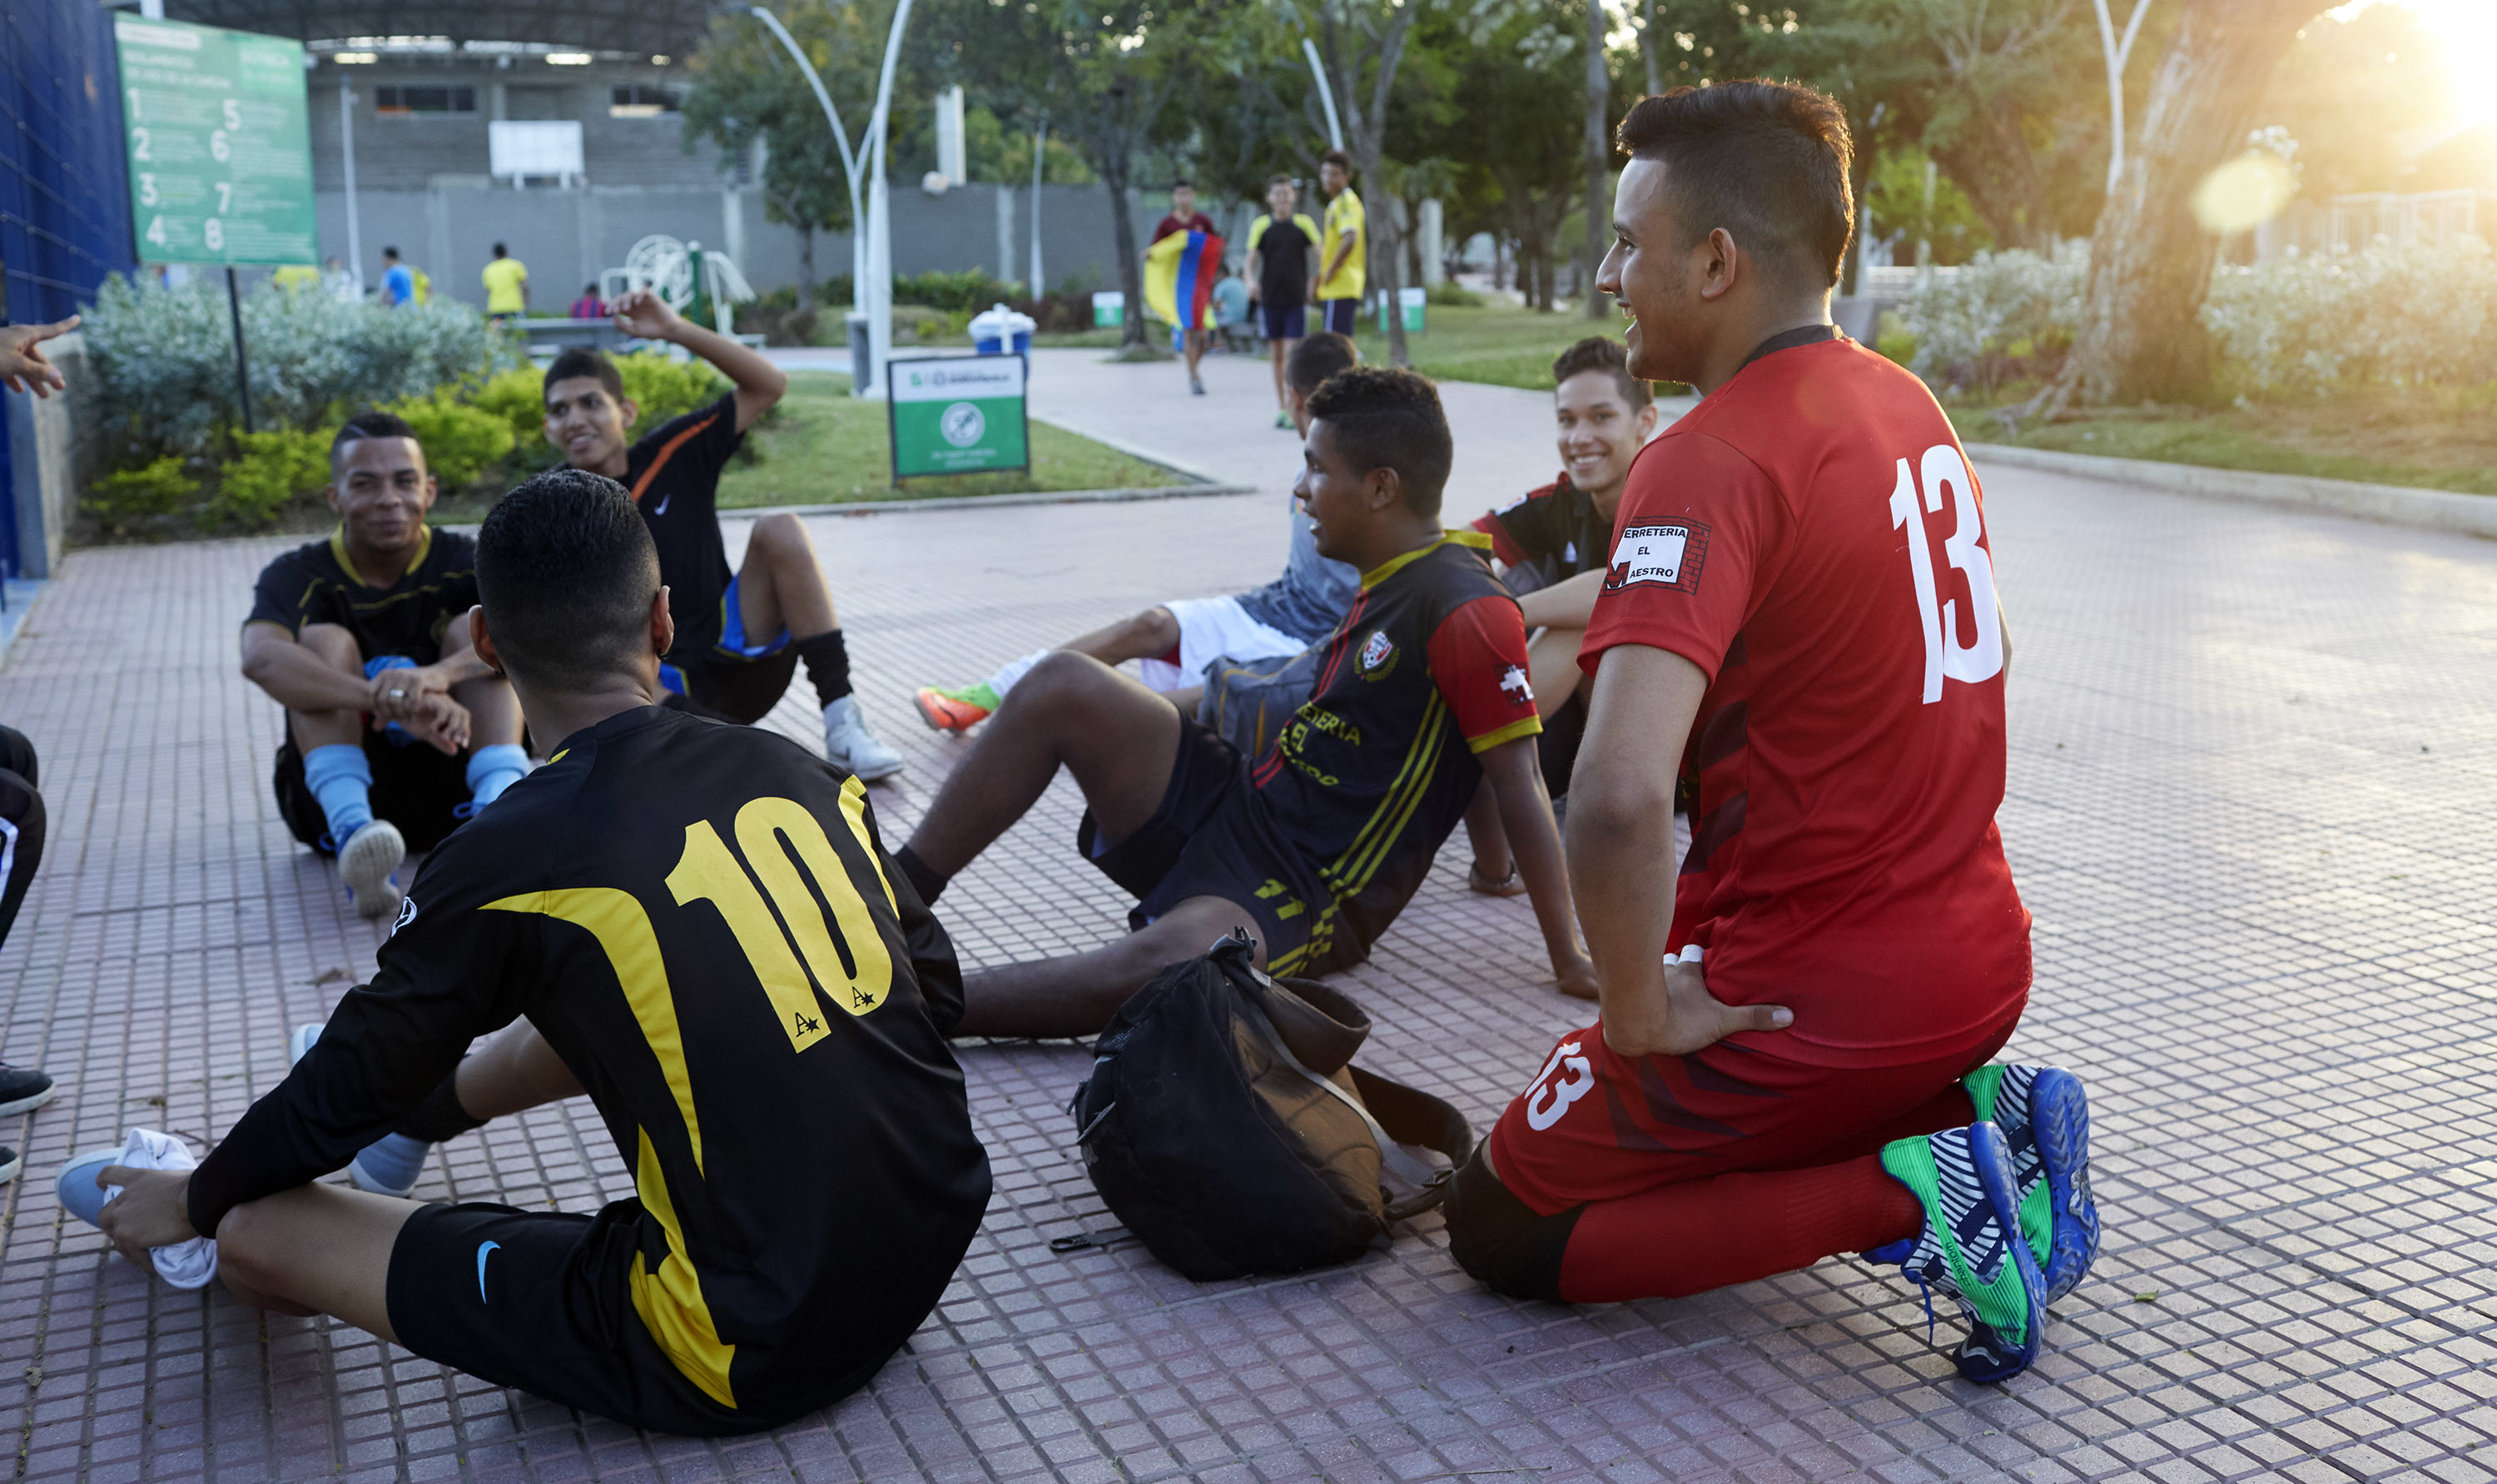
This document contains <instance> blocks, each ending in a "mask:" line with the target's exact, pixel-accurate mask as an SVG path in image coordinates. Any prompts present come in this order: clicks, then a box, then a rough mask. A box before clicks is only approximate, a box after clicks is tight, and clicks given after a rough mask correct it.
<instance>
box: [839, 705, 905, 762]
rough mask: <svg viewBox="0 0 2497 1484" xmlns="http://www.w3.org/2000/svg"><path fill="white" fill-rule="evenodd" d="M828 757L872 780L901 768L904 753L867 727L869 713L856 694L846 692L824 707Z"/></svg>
mask: <svg viewBox="0 0 2497 1484" xmlns="http://www.w3.org/2000/svg"><path fill="white" fill-rule="evenodd" d="M824 757H825V760H826V761H828V762H830V763H831V764H832V765H833V766H834V767H836V768H846V769H848V770H849V771H850V772H851V773H853V774H857V775H858V776H859V777H861V778H863V779H866V780H867V781H869V782H873V781H874V780H875V779H877V778H889V777H892V776H893V775H894V774H897V773H900V772H901V762H902V759H901V753H899V752H896V751H894V750H893V749H892V748H891V747H888V746H886V745H885V744H884V743H883V742H881V741H879V740H878V739H877V738H876V736H875V734H874V733H872V732H870V731H869V730H868V729H867V713H866V712H864V711H862V710H859V704H858V697H856V696H843V697H841V698H840V699H839V700H838V701H836V702H834V703H833V704H832V705H830V706H828V707H825V708H824Z"/></svg>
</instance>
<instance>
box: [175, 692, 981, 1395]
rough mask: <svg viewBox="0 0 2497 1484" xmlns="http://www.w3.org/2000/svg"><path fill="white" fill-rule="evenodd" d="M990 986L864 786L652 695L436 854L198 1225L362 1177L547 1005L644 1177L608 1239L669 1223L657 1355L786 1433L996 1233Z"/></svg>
mask: <svg viewBox="0 0 2497 1484" xmlns="http://www.w3.org/2000/svg"><path fill="white" fill-rule="evenodd" d="M962 994H963V991H962V974H961V971H960V969H959V968H958V967H957V966H956V964H955V959H954V948H953V944H952V943H951V941H949V940H948V939H947V937H946V935H945V931H944V929H943V928H942V927H940V926H939V925H938V924H937V922H936V920H935V919H934V918H933V917H932V916H931V915H930V914H929V912H928V909H927V908H926V907H925V906H924V905H922V904H921V902H920V900H919V895H918V893H917V892H916V891H915V890H913V889H912V887H911V885H910V880H909V878H908V877H907V876H905V875H903V874H902V872H901V870H900V869H899V868H897V867H895V866H894V865H893V863H892V861H891V859H890V858H889V857H888V856H887V855H886V854H885V853H884V849H883V847H882V845H881V844H880V843H879V842H878V839H877V834H876V826H875V817H874V812H873V810H872V808H871V806H870V805H869V803H868V798H867V792H866V789H865V788H864V787H863V786H861V784H860V783H859V781H858V780H857V779H856V778H853V777H850V776H849V775H848V774H843V773H841V772H839V771H838V770H837V769H835V768H833V767H832V766H831V765H829V764H827V763H825V762H824V761H822V760H821V759H820V758H817V757H815V756H814V755H813V754H811V753H809V752H807V751H806V749H805V748H803V747H801V746H799V745H798V744H797V743H795V742H790V741H788V740H787V739H785V738H782V737H778V736H776V735H774V734H773V733H770V732H764V731H757V730H754V729H752V728H749V727H738V726H728V725H725V724H723V723H719V722H714V721H708V720H704V719H701V718H699V717H695V716H689V715H686V714H684V713H683V712H680V711H675V710H665V709H662V708H659V707H639V708H636V709H634V710H629V711H624V712H622V713H620V714H618V715H616V716H611V717H609V718H608V719H607V720H605V721H602V722H600V723H598V724H597V725H596V726H593V727H588V728H585V729H584V730H583V731H581V732H578V733H575V734H574V735H573V736H571V737H570V738H567V739H566V740H565V742H564V745H563V747H562V748H561V749H560V750H558V751H557V752H556V753H555V755H554V758H553V761H552V762H551V763H549V764H548V765H547V766H546V767H545V768H542V769H540V770H538V771H537V772H536V773H533V774H530V775H529V776H527V777H525V778H523V779H522V780H521V781H520V782H518V783H516V784H514V785H513V786H512V790H511V792H509V793H507V794H505V795H504V796H503V797H502V799H501V800H500V801H499V802H498V803H496V804H495V805H494V807H493V808H491V809H489V810H487V811H486V812H485V813H483V814H480V815H479V816H478V817H477V818H475V819H473V820H470V821H469V822H468V823H467V825H465V826H464V827H462V828H461V829H460V830H459V831H458V833H457V834H455V835H453V836H452V837H450V839H449V840H447V841H445V842H444V844H443V845H442V846H441V848H439V849H437V850H436V851H434V853H433V855H432V856H431V858H429V859H428V860H427V862H426V863H425V867H424V868H423V869H422V870H420V871H419V872H418V873H417V877H416V882H415V884H414V886H412V887H411V888H410V889H409V892H408V900H407V904H406V906H405V907H404V908H403V909H402V910H401V912H400V915H399V919H398V925H397V927H396V928H395V930H394V931H393V932H392V934H391V937H390V939H389V941H387V942H385V943H384V944H383V945H382V948H381V954H380V963H379V966H378V968H377V970H376V971H375V973H374V975H373V979H372V982H371V983H370V984H366V985H363V986H361V987H359V988H357V989H354V990H351V991H349V992H348V993H347V995H346V997H345V998H343V999H341V1000H340V1001H339V1003H338V1008H337V1011H336V1013H335V1014H333V1015H332V1017H331V1018H330V1023H329V1026H328V1027H327V1028H326V1029H324V1030H323V1031H322V1033H321V1038H320V1040H319V1041H318V1042H316V1043H315V1044H314V1045H313V1047H312V1049H311V1051H310V1052H309V1053H307V1054H306V1055H305V1056H304V1058H303V1059H302V1060H301V1061H300V1062H299V1063H298V1064H297V1065H296V1067H295V1070H294V1071H293V1072H292V1073H291V1074H289V1075H288V1077H287V1079H286V1080H285V1081H284V1082H283V1083H281V1084H279V1085H278V1087H277V1088H276V1089H275V1090H273V1091H271V1092H270V1093H269V1094H268V1095H267V1096H265V1097H263V1098H261V1099H260V1101H258V1102H257V1103H255V1104H253V1105H252V1107H251V1109H250V1111H249V1112H247V1113H245V1114H244V1115H243V1117H242V1119H241V1121H239V1122H237V1123H236V1125H235V1127H234V1129H233V1131H232V1132H231V1133H229V1134H228V1135H227V1136H226V1139H225V1142H223V1143H222V1144H220V1145H218V1146H217V1147H216V1149H215V1150H214V1151H213V1152H210V1153H209V1155H208V1157H207V1158H206V1159H205V1161H203V1162H202V1163H201V1165H200V1167H199V1170H198V1171H197V1173H195V1174H194V1175H193V1176H192V1178H191V1193H190V1212H191V1221H192V1224H193V1225H194V1226H196V1227H198V1228H199V1229H200V1230H201V1231H214V1230H215V1229H216V1222H217V1220H218V1219H219V1218H220V1217H222V1216H224V1215H225V1213H226V1212H227V1211H229V1210H231V1209H232V1208H233V1207H235V1206H236V1205H238V1204H240V1203H242V1202H245V1201H250V1200H256V1199H259V1198H260V1197H263V1196H266V1195H269V1194H272V1193H274V1192H276V1191H279V1190H286V1189H291V1188H293V1187H295V1186H297V1185H300V1184H304V1183H306V1182H308V1181H311V1180H313V1179H316V1178H318V1177H319V1176H322V1175H326V1174H328V1173H329V1172H330V1171H332V1170H334V1169H337V1168H339V1167H341V1166H343V1165H344V1164H346V1162H347V1161H348V1160H349V1159H350V1158H351V1157H353V1155H354V1153H355V1152H356V1151H357V1150H359V1149H361V1148H363V1146H364V1145H365V1144H367V1143H369V1142H371V1141H372V1140H373V1139H375V1138H378V1137H379V1136H380V1135H382V1134H383V1133H385V1132H387V1131H388V1130H389V1129H390V1128H391V1127H392V1126H393V1125H394V1124H395V1123H396V1122H397V1121H399V1120H401V1119H403V1118H405V1117H406V1116H407V1115H408V1114H410V1113H412V1112H414V1111H415V1109H416V1108H417V1106H418V1105H419V1104H420V1103H421V1102H422V1101H423V1100H424V1099H425V1097H426V1094H427V1092H429V1091H430V1090H432V1089H434V1088H435V1087H437V1086H439V1085H440V1084H441V1081H442V1079H443V1078H444V1077H445V1076H448V1075H449V1074H450V1072H451V1070H452V1068H453V1067H455V1066H456V1065H458V1061H459V1058H460V1055H461V1054H462V1053H463V1052H465V1051H466V1050H467V1048H468V1044H469V1042H470V1041H471V1040H472V1039H474V1038H475V1037H478V1036H482V1035H487V1034H490V1033H491V1032H493V1031H495V1030H498V1029H501V1028H502V1027H503V1026H508V1025H510V1024H511V1023H512V1022H513V1021H515V1020H517V1019H520V1018H521V1017H523V1016H525V1017H527V1019H528V1021H529V1023H530V1024H531V1025H532V1026H536V1027H537V1029H538V1031H539V1033H540V1034H542V1035H544V1036H545V1037H546V1039H547V1042H548V1044H549V1045H551V1046H553V1048H554V1050H555V1052H556V1054H557V1055H558V1056H560V1057H561V1058H563V1062H564V1065H565V1066H567V1067H569V1068H570V1069H571V1071H572V1073H573V1075H575V1076H576V1077H578V1078H580V1079H581V1085H582V1087H583V1088H584V1089H585V1090H586V1091H587V1092H588V1094H589V1097H590V1100H591V1101H592V1102H594V1103H595V1104H596V1105H597V1107H598V1113H599V1116H600V1118H602V1119H603V1120H605V1121H606V1123H607V1128H608V1132H609V1133H610V1134H611V1135H612V1136H613V1137H614V1138H615V1140H616V1148H617V1150H618V1152H621V1153H622V1154H623V1156H624V1161H625V1163H626V1165H627V1166H629V1167H630V1168H631V1169H632V1170H633V1171H634V1184H635V1188H636V1190H637V1192H638V1195H637V1197H636V1198H634V1199H628V1200H626V1201H623V1202H619V1203H617V1204H616V1205H614V1206H611V1207H609V1208H608V1209H607V1212H606V1213H605V1215H604V1216H603V1217H602V1219H605V1220H611V1221H624V1222H629V1223H632V1224H635V1225H637V1226H638V1228H639V1231H640V1234H641V1247H642V1250H643V1252H644V1253H645V1254H646V1256H647V1258H648V1269H647V1272H648V1281H647V1282H645V1281H642V1280H640V1279H642V1278H643V1276H644V1270H640V1269H637V1271H636V1275H635V1277H636V1279H637V1280H636V1282H635V1283H634V1293H633V1301H634V1304H635V1307H636V1309H637V1310H639V1311H640V1312H641V1313H642V1315H643V1317H644V1320H645V1322H646V1323H647V1324H648V1327H649V1330H650V1333H651V1338H652V1339H653V1340H655V1341H657V1342H658V1343H659V1346H660V1348H661V1349H662V1350H664V1351H666V1352H667V1353H668V1355H669V1357H670V1359H671V1360H673V1361H674V1362H675V1363H676V1365H677V1367H678V1369H679V1370H680V1371H682V1372H683V1373H685V1374H686V1376H687V1377H688V1378H689V1379H692V1380H694V1381H695V1382H696V1383H697V1384H699V1385H704V1386H705V1387H706V1389H708V1390H711V1392H712V1394H713V1395H720V1394H721V1393H722V1392H723V1391H725V1392H726V1393H728V1394H729V1395H730V1396H731V1397H733V1399H734V1400H733V1401H732V1403H731V1405H735V1406H737V1407H738V1408H740V1409H741V1410H748V1411H752V1412H754V1413H756V1414H758V1415H765V1416H769V1415H774V1413H775V1412H779V1411H785V1410H786V1409H787V1408H789V1407H791V1406H794V1405H800V1404H802V1403H804V1402H805V1401H806V1399H807V1398H809V1397H814V1396H820V1395H821V1394H822V1392H823V1391H824V1389H825V1388H826V1386H827V1384H829V1383H830V1382H831V1381H832V1380H834V1379H837V1377H831V1376H826V1375H824V1374H822V1373H821V1371H822V1365H823V1364H825V1363H829V1362H830V1360H832V1359H838V1360H839V1361H840V1363H841V1364H842V1365H843V1366H844V1367H847V1366H850V1365H854V1364H855V1362H856V1357H857V1356H858V1355H859V1353H860V1351H861V1350H862V1349H869V1348H871V1349H873V1350H874V1351H875V1352H876V1353H877V1354H878V1356H879V1359H880V1358H881V1357H882V1356H883V1355H889V1354H890V1353H891V1352H892V1351H893V1350H894V1349H897V1348H899V1347H900V1346H901V1342H903V1341H905V1340H907V1339H908V1338H909V1337H910V1335H911V1332H912V1331H913V1330H915V1329H916V1328H917V1327H918V1326H919V1324H920V1322H921V1321H922V1320H924V1319H925V1318H926V1317H927V1315H928V1313H929V1311H930V1310H932V1309H933V1308H934V1307H935V1304H936V1301H937V1299H938V1298H939V1297H941V1296H942V1295H943V1293H944V1291H945V1285H946V1283H947V1281H948V1280H949V1279H951V1278H952V1276H953V1273H954V1270H955V1268H956V1266H957V1265H958V1264H959V1263H960V1262H961V1261H962V1258H963V1253H964V1250H965V1249H967V1248H968V1247H969V1246H970V1242H971V1238H972V1236H973V1235H974V1233H976V1232H977V1230H978V1229H979V1224H980V1216H981V1214H982V1213H983V1212H984V1211H986V1210H987V1208H988V1200H989V1186H990V1176H989V1162H988V1155H987V1153H986V1152H985V1151H984V1150H983V1149H982V1148H981V1146H980V1141H979V1138H978V1136H977V1135H976V1134H975V1133H974V1132H973V1131H972V1128H971V1116H970V1106H969V1103H968V1100H967V1099H966V1097H965V1095H964V1087H963V1074H962V1071H961V1069H960V1068H959V1067H957V1066H956V1065H955V1062H954V1058H953V1057H952V1055H951V1054H950V1053H949V1052H948V1051H947V1050H946V1047H945V1040H944V1036H943V1034H942V1032H941V1030H940V1029H939V1027H940V1026H949V1025H951V1024H952V1023H953V1022H954V1021H955V1020H956V1019H957V1018H959V1017H960V1015H961V1014H962V1003H963V1000H962ZM835 1333H838V1334H839V1335H841V1336H842V1337H843V1339H842V1341H841V1342H840V1343H839V1344H838V1345H827V1344H826V1343H825V1342H824V1337H825V1336H826V1335H829V1334H835ZM819 1355H822V1356H826V1357H827V1360H826V1361H825V1362H820V1363H819V1361H818V1359H817V1357H818V1356H819Z"/></svg>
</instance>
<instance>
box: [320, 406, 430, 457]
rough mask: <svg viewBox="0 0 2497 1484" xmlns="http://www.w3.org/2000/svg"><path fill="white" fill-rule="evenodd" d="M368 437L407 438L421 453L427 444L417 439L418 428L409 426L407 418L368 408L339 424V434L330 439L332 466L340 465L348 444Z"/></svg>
mask: <svg viewBox="0 0 2497 1484" xmlns="http://www.w3.org/2000/svg"><path fill="white" fill-rule="evenodd" d="M366 438H406V439H408V440H410V441H412V442H415V443H416V446H417V449H418V451H419V452H420V453H421V452H423V450H424V448H425V444H424V443H423V442H422V441H421V440H418V439H417V436H416V429H415V428H413V427H410V426H407V419H405V418H403V417H400V416H399V415H398V414H397V413H395V412H384V411H382V410H381V409H380V408H378V407H374V408H367V409H366V410H364V411H363V412H360V413H357V414H356V415H355V416H354V417H352V418H349V419H348V420H347V421H346V422H345V423H343V424H340V425H339V427H338V435H337V436H336V437H334V438H332V439H331V440H330V467H331V468H332V469H335V468H336V467H337V466H338V456H339V455H340V454H341V453H343V452H345V450H346V447H347V445H348V444H350V443H361V442H363V440H364V439H366Z"/></svg>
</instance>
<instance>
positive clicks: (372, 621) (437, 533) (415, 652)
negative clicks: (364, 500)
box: [243, 525, 477, 665]
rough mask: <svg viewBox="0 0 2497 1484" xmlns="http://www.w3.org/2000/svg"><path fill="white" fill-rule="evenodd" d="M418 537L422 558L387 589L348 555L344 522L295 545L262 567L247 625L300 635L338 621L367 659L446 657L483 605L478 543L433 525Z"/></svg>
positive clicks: (418, 556) (422, 662) (432, 659)
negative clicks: (454, 637) (449, 641)
mask: <svg viewBox="0 0 2497 1484" xmlns="http://www.w3.org/2000/svg"><path fill="white" fill-rule="evenodd" d="M417 541H418V545H417V549H416V559H415V560H414V561H411V562H409V563H408V564H407V571H405V572H404V573H401V574H400V575H399V580H398V581H397V582H395V583H393V584H390V585H389V586H387V587H370V586H366V585H365V584H364V580H363V575H362V574H360V573H359V572H357V570H356V564H355V563H354V562H352V561H350V560H348V559H347V534H346V531H345V529H344V528H343V527H341V528H340V529H338V530H334V531H332V532H331V533H330V537H329V539H328V540H326V541H315V542H311V543H309V544H308V545H305V546H300V547H297V548H296V549H295V550H294V551H292V552H288V553H285V554H284V555H282V556H280V557H278V558H277V559H276V560H275V561H272V562H270V563H269V565H268V566H266V567H263V568H262V569H261V572H260V581H259V582H258V583H256V584H253V586H252V594H251V616H249V617H247V618H245V619H244V620H243V622H244V623H245V624H246V625H248V624H254V623H273V624H275V625H277V626H278V627H279V628H282V629H284V630H286V632H288V633H289V634H296V635H300V634H301V633H302V632H303V626H304V625H305V624H307V623H333V624H336V625H337V626H338V627H340V628H343V629H345V630H346V631H347V632H348V633H350V634H353V635H355V636H356V647H357V650H358V651H359V652H360V653H362V654H363V657H364V658H366V659H379V658H381V657H382V656H383V655H385V654H404V655H406V656H407V657H408V658H409V659H412V660H414V661H416V662H417V663H418V664H420V665H430V664H432V663H434V662H435V661H437V660H439V659H441V658H442V636H443V634H444V632H445V631H446V630H448V629H449V628H450V627H451V624H452V622H453V621H454V620H455V619H461V618H465V617H466V616H467V614H468V610H470V609H472V608H474V607H476V606H477V543H476V542H474V541H472V540H470V539H469V538H468V537H466V536H462V535H460V534H459V533H458V532H457V531H443V530H436V529H434V528H433V527H432V526H430V525H427V526H425V527H422V530H421V533H420V535H419V536H418V538H417Z"/></svg>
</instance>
